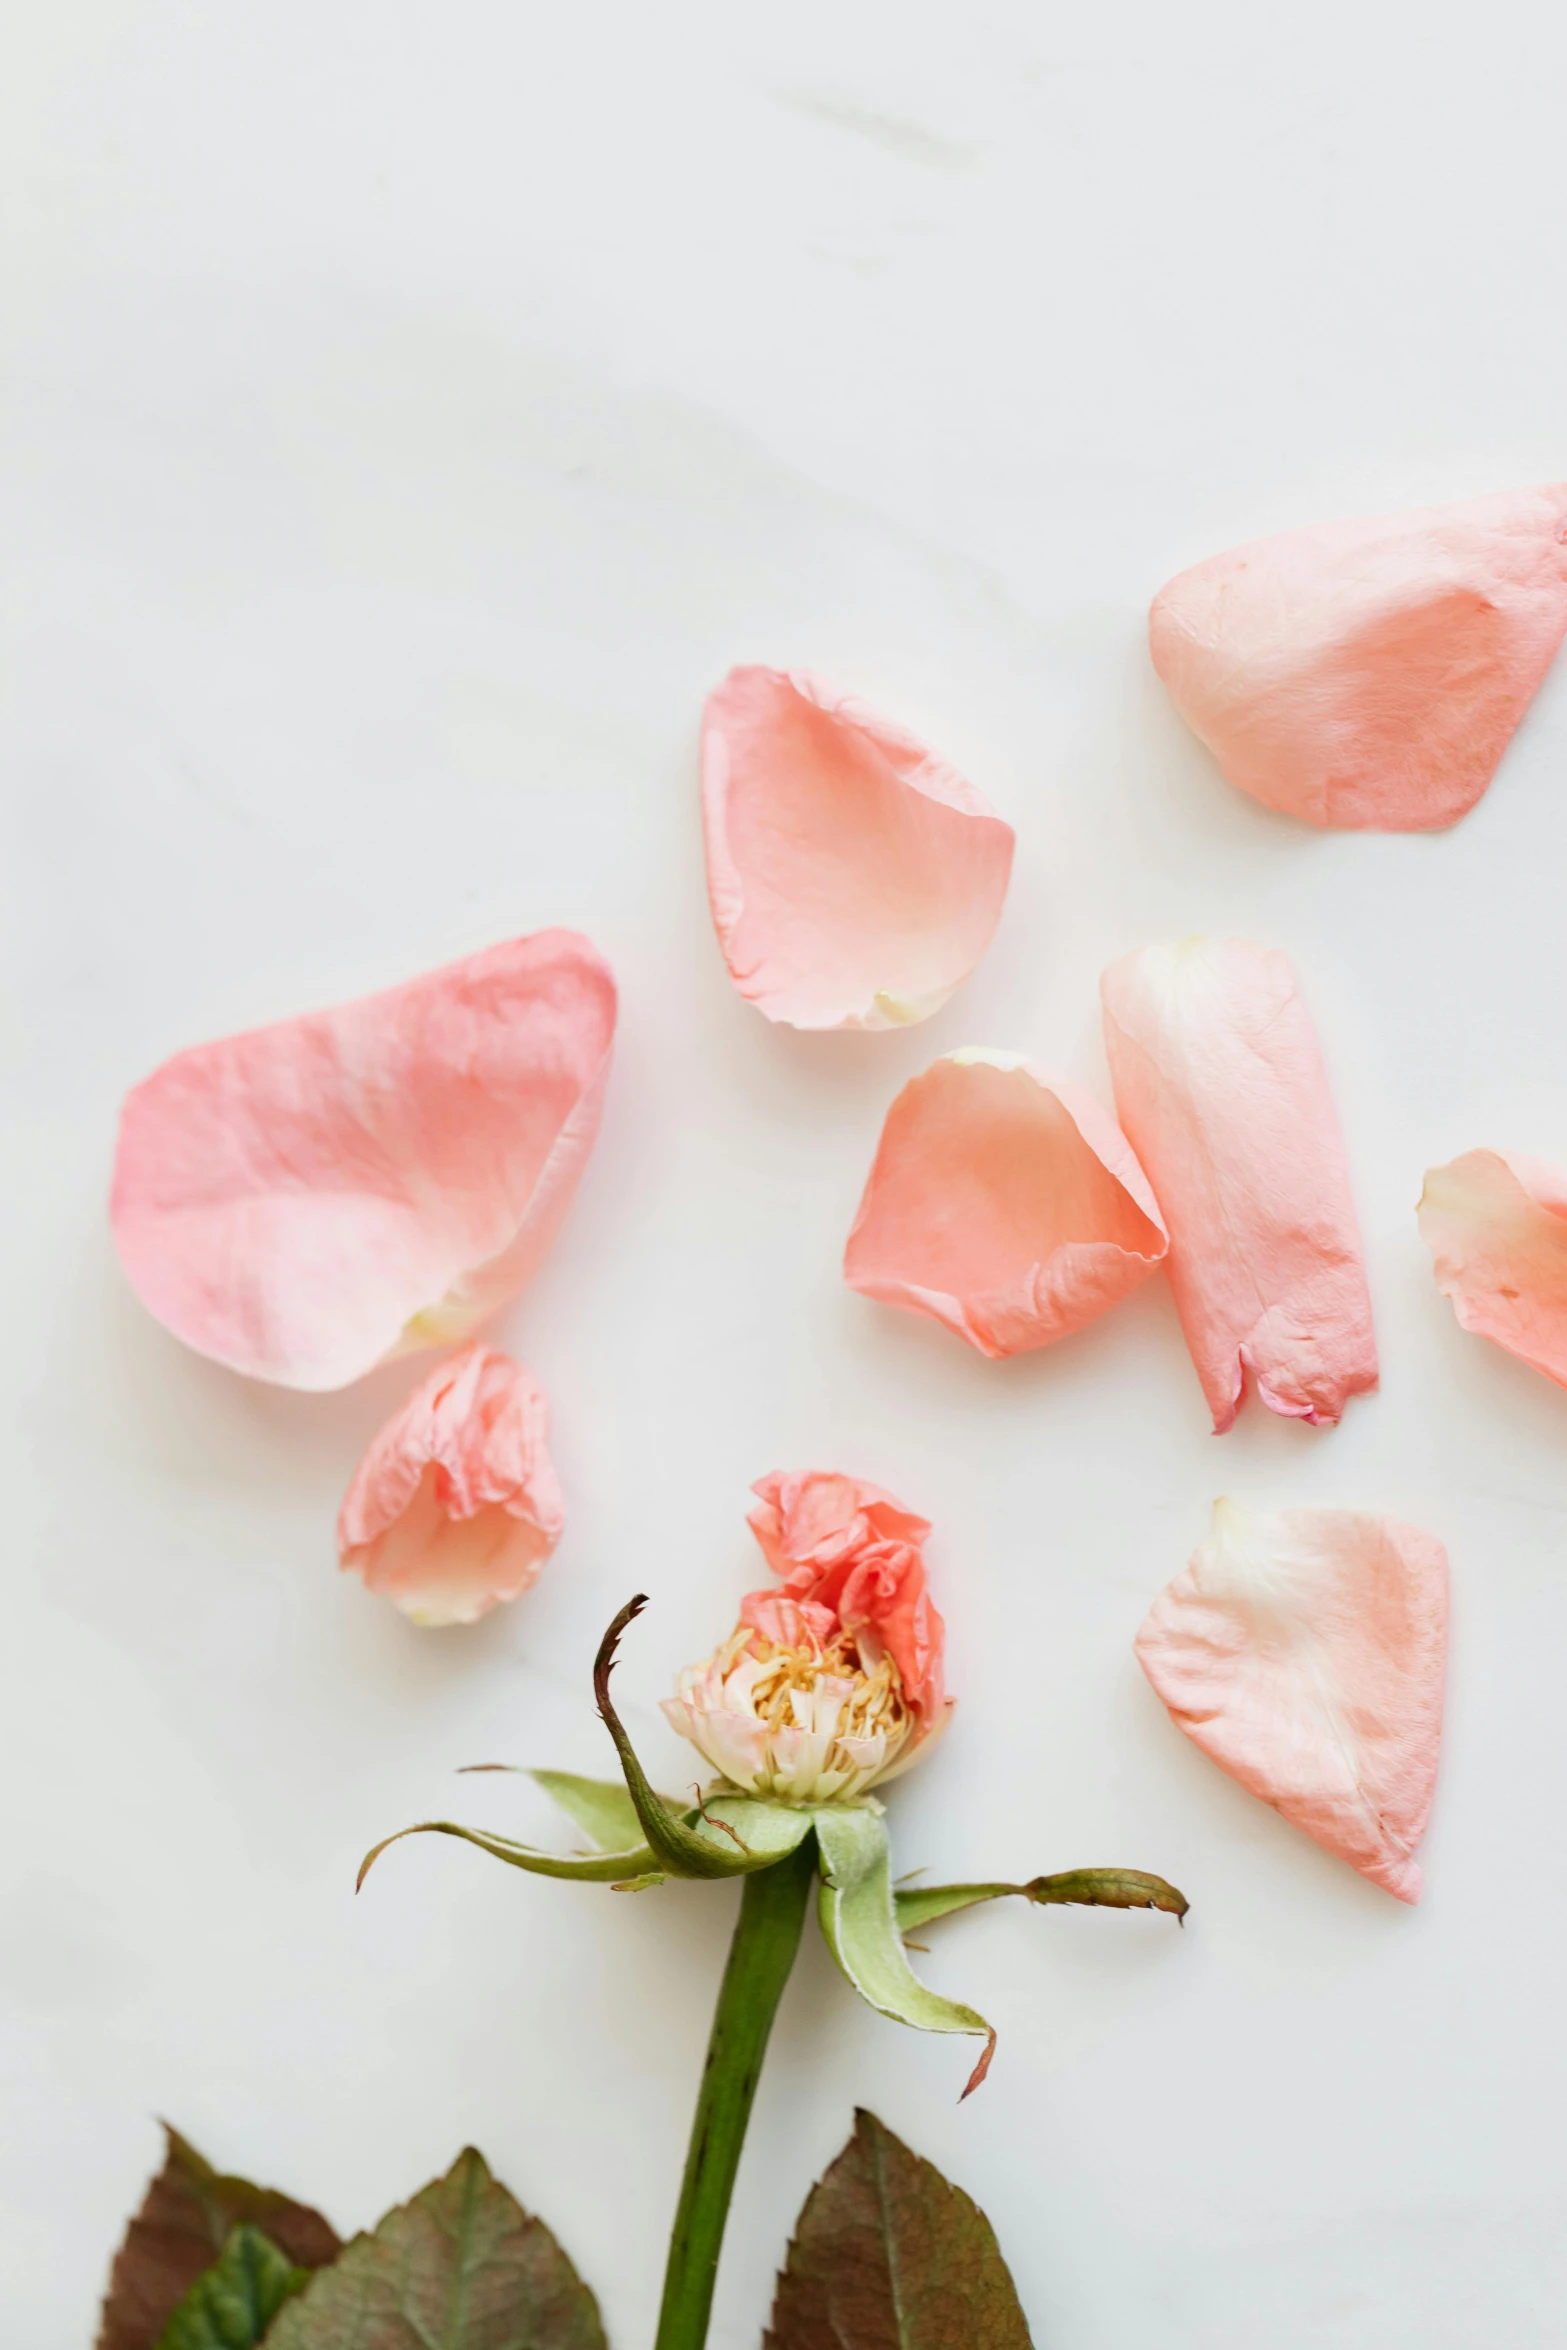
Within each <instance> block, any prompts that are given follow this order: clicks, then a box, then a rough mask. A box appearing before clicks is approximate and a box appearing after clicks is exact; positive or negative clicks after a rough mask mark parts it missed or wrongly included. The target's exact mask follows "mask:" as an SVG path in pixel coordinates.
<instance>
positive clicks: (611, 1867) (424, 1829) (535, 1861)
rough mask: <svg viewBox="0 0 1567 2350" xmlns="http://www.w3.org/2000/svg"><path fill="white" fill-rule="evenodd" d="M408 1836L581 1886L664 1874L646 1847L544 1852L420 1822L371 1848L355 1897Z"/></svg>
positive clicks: (451, 1824)
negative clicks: (454, 1843)
mask: <svg viewBox="0 0 1567 2350" xmlns="http://www.w3.org/2000/svg"><path fill="white" fill-rule="evenodd" d="M405 1836H460V1837H461V1838H462V1840H463V1842H464V1843H465V1844H476V1845H477V1846H478V1847H479V1850H480V1851H481V1852H488V1853H490V1854H492V1855H493V1857H494V1858H495V1859H496V1860H503V1861H505V1862H506V1863H507V1865H508V1866H509V1867H510V1868H514V1869H526V1870H527V1871H528V1872H529V1874H530V1875H532V1876H535V1877H565V1878H567V1879H568V1880H570V1881H572V1882H574V1883H576V1884H579V1885H613V1884H616V1883H618V1882H619V1881H620V1880H621V1879H622V1878H625V1877H637V1876H643V1875H647V1874H650V1873H653V1872H658V1873H660V1874H661V1873H662V1872H661V1871H659V1864H658V1861H657V1859H656V1857H655V1855H654V1854H653V1852H652V1851H651V1850H650V1849H649V1847H648V1846H647V1845H646V1844H633V1845H632V1846H631V1847H630V1848H629V1849H628V1850H627V1851H625V1852H541V1851H540V1850H539V1849H538V1847H537V1846H536V1845H533V1844H514V1843H513V1842H512V1840H511V1838H510V1837H509V1836H492V1835H490V1834H489V1832H488V1830H486V1829H484V1828H464V1827H461V1826H460V1825H459V1824H458V1822H457V1821H456V1820H419V1821H416V1822H415V1824H414V1826H413V1827H411V1828H399V1829H398V1831H397V1833H396V1835H395V1836H383V1837H382V1839H381V1841H380V1843H379V1844H373V1845H372V1846H371V1847H370V1850H369V1851H368V1852H367V1853H366V1854H365V1856H364V1859H363V1860H362V1861H361V1862H360V1864H359V1875H358V1878H357V1880H356V1882H355V1885H354V1890H355V1892H356V1893H357V1892H358V1890H359V1888H360V1886H361V1885H363V1883H364V1881H365V1879H366V1877H368V1876H369V1874H370V1871H371V1870H372V1869H373V1868H374V1866H375V1864H376V1862H377V1861H378V1860H379V1859H380V1857H381V1855H382V1853H383V1852H384V1851H385V1850H386V1848H387V1846H388V1845H389V1844H400V1843H401V1842H402V1840H403V1838H404V1837H405Z"/></svg>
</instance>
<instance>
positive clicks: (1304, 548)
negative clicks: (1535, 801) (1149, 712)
mask: <svg viewBox="0 0 1567 2350" xmlns="http://www.w3.org/2000/svg"><path fill="white" fill-rule="evenodd" d="M1564 634H1567V482H1551V483H1549V484H1547V485H1545V486H1544V487H1542V488H1538V489H1527V490H1512V491H1508V492H1506V493H1505V494H1504V495H1502V496H1500V497H1494V498H1475V499H1471V500H1469V501H1468V502H1466V503H1465V504H1462V505H1457V506H1428V507H1424V508H1421V509H1419V510H1418V511H1416V512H1414V513H1410V514H1394V515H1387V516H1378V517H1377V518H1376V519H1374V520H1371V521H1358V522H1331V523H1324V524H1321V525H1319V526H1318V527H1317V528H1316V529H1313V530H1297V531H1291V532H1289V533H1287V534H1286V535H1285V536H1283V537H1281V538H1271V539H1258V540H1256V541H1254V542H1253V543H1252V544H1251V545H1250V546H1244V547H1235V548H1232V549H1231V550H1230V552H1229V553H1227V554H1223V555H1215V556H1213V557H1212V558H1211V559H1210V560H1209V561H1208V562H1206V563H1199V564H1197V565H1196V567H1195V568H1194V569H1193V570H1191V571H1183V572H1181V573H1180V575H1179V577H1177V578H1175V579H1172V580H1171V581H1170V582H1169V584H1168V586H1166V587H1164V588H1161V590H1160V591H1159V594H1158V595H1157V596H1156V597H1155V599H1154V605H1153V611H1152V614H1151V616H1150V623H1149V637H1150V643H1151V646H1152V650H1153V661H1154V667H1155V668H1156V669H1157V670H1158V672H1159V675H1160V676H1161V677H1162V678H1163V679H1164V682H1165V684H1166V685H1167V686H1168V687H1169V689H1170V694H1171V698H1172V699H1173V701H1174V703H1175V706H1176V708H1177V709H1178V710H1179V711H1180V713H1181V715H1182V717H1183V718H1185V720H1186V722H1187V724H1188V725H1189V726H1190V727H1191V728H1192V729H1193V731H1194V732H1195V733H1196V734H1198V735H1200V736H1201V738H1202V740H1203V741H1204V742H1205V743H1206V744H1207V745H1208V748H1209V749H1210V750H1211V751H1212V752H1213V754H1214V756H1215V758H1216V759H1217V760H1218V762H1219V765H1220V766H1221V767H1222V768H1223V770H1224V772H1225V774H1226V775H1227V776H1228V777H1229V779H1230V781H1231V783H1233V784H1238V785H1239V786H1240V788H1241V790H1242V791H1248V792H1250V793H1251V794H1252V795H1253V797H1254V798H1256V799H1259V800H1261V801H1262V802H1263V804H1264V806H1265V807H1269V808H1279V809H1282V810H1283V811H1284V812H1285V814H1287V815H1290V816H1299V817H1303V818H1304V819H1305V821H1306V822H1307V823H1308V824H1327V825H1342V826H1345V827H1348V828H1358V829H1362V830H1372V831H1379V832H1426V831H1430V830H1432V829H1434V828H1435V827H1437V826H1440V825H1444V824H1452V823H1455V822H1456V821H1457V819H1458V818H1459V817H1460V816H1462V815H1463V814H1464V813H1465V811H1466V810H1467V809H1469V808H1472V807H1473V806H1474V803H1475V801H1476V800H1477V799H1478V798H1479V797H1480V794H1481V793H1482V792H1483V791H1484V790H1485V787H1486V785H1487V784H1488V783H1489V782H1490V780H1491V777H1492V776H1493V775H1494V774H1495V772H1496V767H1497V762H1498V761H1499V759H1500V758H1501V756H1502V753H1503V752H1504V751H1505V750H1506V748H1507V745H1508V743H1509V741H1510V740H1511V739H1512V735H1513V731H1514V729H1515V728H1516V726H1517V724H1518V721H1519V720H1520V719H1521V718H1522V716H1523V714H1524V711H1525V710H1526V709H1527V708H1528V706H1529V703H1530V701H1531V700H1532V699H1533V696H1534V693H1535V690H1536V688H1537V687H1538V686H1539V684H1540V681H1541V679H1542V678H1543V677H1544V675H1545V673H1546V671H1547V669H1548V668H1549V667H1550V665H1551V661H1552V659H1553V657H1554V655H1555V652H1556V648H1557V646H1558V645H1559V644H1560V643H1561V641H1562V637H1563V635H1564Z"/></svg>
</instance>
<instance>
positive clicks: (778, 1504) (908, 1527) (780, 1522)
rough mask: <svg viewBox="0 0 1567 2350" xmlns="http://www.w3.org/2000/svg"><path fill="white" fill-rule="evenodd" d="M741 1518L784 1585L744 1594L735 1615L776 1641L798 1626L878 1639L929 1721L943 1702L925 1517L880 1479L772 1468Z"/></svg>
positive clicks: (815, 1632) (788, 1640) (865, 1644)
mask: <svg viewBox="0 0 1567 2350" xmlns="http://www.w3.org/2000/svg"><path fill="white" fill-rule="evenodd" d="M751 1491H752V1492H753V1493H754V1494H756V1495H757V1497H758V1501H757V1507H756V1508H755V1509H754V1510H752V1511H751V1512H750V1514H749V1516H748V1517H747V1519H746V1524H747V1525H748V1526H749V1527H750V1529H751V1531H752V1533H753V1534H754V1535H755V1536H756V1539H757V1541H758V1543H759V1544H760V1545H761V1550H762V1556H763V1557H764V1558H765V1559H766V1561H767V1563H768V1565H769V1566H770V1567H771V1568H772V1570H773V1573H774V1574H775V1575H778V1576H780V1577H781V1578H782V1581H783V1591H782V1593H779V1592H776V1591H772V1590H763V1591H752V1592H749V1593H748V1594H747V1595H746V1597H745V1599H744V1600H742V1602H741V1605H740V1621H741V1623H742V1624H748V1625H750V1627H751V1629H752V1630H753V1631H757V1632H760V1633H762V1634H763V1635H764V1636H765V1637H766V1638H767V1639H769V1640H772V1641H775V1642H776V1643H777V1644H778V1645H779V1646H780V1647H784V1648H787V1647H792V1646H793V1645H794V1644H795V1640H796V1637H797V1635H798V1630H799V1628H800V1627H801V1626H802V1625H803V1626H804V1628H805V1629H806V1631H807V1632H808V1634H809V1636H810V1638H811V1639H813V1640H814V1641H816V1642H817V1643H818V1644H820V1645H825V1644H826V1643H827V1642H828V1641H830V1640H831V1639H832V1638H833V1636H834V1635H835V1634H836V1633H837V1632H838V1630H839V1629H840V1627H841V1628H842V1629H843V1630H844V1631H846V1632H852V1633H853V1634H854V1635H855V1637H856V1639H857V1640H858V1641H859V1643H860V1646H861V1649H862V1652H867V1653H869V1654H870V1657H871V1661H872V1662H874V1661H875V1656H874V1651H875V1649H876V1648H877V1647H878V1646H879V1647H880V1648H883V1649H885V1650H886V1652H887V1654H888V1655H889V1656H890V1657H891V1659H892V1661H893V1663H894V1664H895V1665H896V1666H897V1668H898V1677H899V1679H900V1680H901V1682H902V1684H903V1694H904V1696H905V1697H906V1698H907V1699H908V1701H909V1703H910V1705H911V1706H912V1707H913V1708H914V1710H915V1712H916V1713H918V1714H919V1715H920V1717H921V1720H922V1722H923V1723H924V1724H926V1725H927V1726H928V1725H929V1724H930V1723H931V1722H933V1721H935V1720H937V1719H938V1718H939V1717H940V1715H941V1714H942V1711H943V1708H944V1706H945V1704H946V1694H945V1678H944V1675H945V1655H946V1639H947V1632H946V1626H945V1625H944V1624H943V1622H942V1620H941V1617H940V1616H939V1615H938V1613H937V1612H936V1605H935V1602H934V1600H933V1599H932V1598H931V1596H930V1591H929V1587H928V1585H927V1583H926V1579H925V1537H926V1535H927V1534H929V1532H930V1521H929V1520H928V1519H927V1518H918V1517H916V1516H915V1514H914V1512H913V1511H912V1510H908V1509H905V1508H904V1506H903V1504H902V1502H900V1501H897V1500H895V1499H894V1497H893V1496H892V1495H891V1494H890V1493H885V1492H883V1490H882V1488H881V1487H880V1486H879V1485H871V1484H868V1483H867V1482H866V1480H865V1479H864V1478H863V1477H844V1476H840V1475H839V1474H837V1473H836V1472H835V1471H832V1470H827V1469H796V1470H782V1469H778V1470H775V1471H774V1472H773V1474H772V1475H771V1476H770V1477H761V1478H758V1480H757V1482H756V1483H755V1484H754V1485H753V1486H752V1488H751Z"/></svg>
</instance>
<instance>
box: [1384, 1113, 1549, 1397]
mask: <svg viewBox="0 0 1567 2350" xmlns="http://www.w3.org/2000/svg"><path fill="white" fill-rule="evenodd" d="M1420 1232H1421V1237H1422V1239H1423V1240H1424V1241H1425V1243H1426V1245H1427V1247H1428V1248H1429V1249H1430V1251H1431V1254H1432V1256H1433V1257H1434V1259H1435V1260H1436V1282H1437V1287H1438V1288H1439V1289H1440V1290H1441V1292H1442V1294H1443V1296H1444V1297H1450V1298H1451V1299H1452V1301H1453V1311H1454V1313H1456V1314H1457V1316H1458V1319H1459V1321H1460V1322H1461V1323H1462V1324H1463V1327H1464V1328H1465V1329H1466V1330H1473V1331H1476V1332H1477V1333H1478V1334H1479V1336H1480V1337H1482V1338H1489V1339H1492V1340H1494V1341H1495V1343H1496V1344H1497V1345H1498V1346H1505V1347H1506V1349H1507V1351H1508V1353H1509V1354H1514V1355H1517V1356H1518V1357H1519V1358H1520V1360H1521V1361H1523V1362H1526V1363H1528V1364H1529V1365H1530V1366H1531V1367H1532V1368H1533V1369H1534V1370H1536V1371H1543V1372H1544V1373H1545V1376H1546V1378H1547V1379H1554V1380H1555V1382H1556V1384H1557V1386H1558V1387H1567V1174H1563V1173H1562V1172H1560V1170H1558V1169H1557V1168H1555V1167H1548V1166H1546V1165H1545V1164H1544V1162H1543V1161H1542V1160H1540V1159H1531V1158H1526V1157H1523V1156H1522V1155H1520V1154H1519V1153H1517V1152H1514V1151H1466V1152H1465V1153H1464V1155H1463V1157H1462V1158H1460V1159H1454V1160H1452V1161H1451V1162H1450V1164H1449V1165H1447V1166H1445V1167H1433V1168H1431V1170H1430V1171H1429V1173H1428V1174H1427V1176H1426V1180H1425V1189H1424V1191H1423V1192H1422V1194H1421V1197H1420Z"/></svg>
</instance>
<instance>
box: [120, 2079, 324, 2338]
mask: <svg viewBox="0 0 1567 2350" xmlns="http://www.w3.org/2000/svg"><path fill="white" fill-rule="evenodd" d="M164 2136H165V2139H166V2141H167V2144H166V2151H165V2155H164V2162H163V2168H162V2170H160V2171H159V2173H158V2175H157V2177H156V2178H155V2179H154V2180H153V2181H152V2183H151V2185H150V2186H149V2187H148V2189H147V2193H146V2195H145V2197H144V2199H143V2201H142V2206H141V2209H140V2210H139V2211H138V2212H137V2214H136V2217H135V2218H134V2219H133V2220H132V2221H131V2224H130V2227H129V2228H128V2230H127V2231H126V2236H125V2241H124V2243H123V2244H122V2245H121V2246H120V2249H119V2251H118V2252H117V2254H116V2255H115V2260H114V2267H113V2270H112V2271H111V2273H110V2277H109V2290H108V2294H107V2296H106V2298H105V2300H104V2305H103V2315H102V2317H101V2319H100V2321H99V2329H98V2344H97V2350H156V2345H157V2342H158V2338H159V2336H160V2335H161V2333H162V2332H163V2329H164V2327H165V2326H166V2325H167V2324H168V2321H169V2319H170V2317H171V2316H172V2315H173V2313H174V2311H175V2310H176V2309H177V2308H178V2306H179V2304H180V2302H181V2301H182V2300H183V2299H184V2297H185V2295H186V2294H187V2293H188V2292H189V2291H190V2288H191V2287H192V2285H194V2284H195V2283H196V2281H197V2279H198V2278H199V2277H201V2276H203V2275H205V2273H206V2271H207V2270H208V2269H209V2268H211V2267H212V2265H213V2263H214V2262H215V2261H216V2260H217V2258H218V2255H219V2254H220V2253H221V2252H222V2250H223V2247H224V2245H225V2244H226V2243H227V2241H228V2239H229V2236H230V2234H231V2232H232V2231H233V2230H234V2229H235V2228H236V2227H238V2226H240V2225H241V2224H242V2223H244V2222H246V2221H249V2222H251V2223H253V2224H254V2225H255V2226H256V2227H259V2228H261V2229H262V2230H263V2231H264V2233H265V2234H266V2235H267V2236H268V2237H269V2238H270V2240H271V2241H272V2243H274V2244H275V2245H276V2246H277V2247H278V2249H279V2250H280V2251H282V2252H283V2253H285V2254H286V2255H287V2257H288V2259H289V2260H290V2261H291V2262H292V2263H293V2265H294V2266H295V2267H296V2268H304V2269H313V2268H324V2267H325V2266H326V2265H327V2263H328V2262H330V2261H333V2260H335V2259H336V2258H337V2255H338V2253H339V2251H340V2250H341V2249H342V2247H341V2245H340V2244H339V2241H338V2237H337V2233H336V2230H335V2229H333V2228H332V2227H331V2226H330V2225H329V2224H328V2222H327V2221H326V2220H324V2219H323V2218H322V2216H321V2214H320V2212H319V2211H314V2210H312V2209H311V2207H310V2205H309V2204H307V2203H296V2202H295V2201H294V2200H293V2198H292V2197H291V2196H288V2195H282V2194H279V2193H278V2191H277V2190H276V2188H273V2187H257V2186H255V2185H253V2184H252V2182H251V2181H250V2180H249V2179H241V2178H234V2177H229V2176H226V2175H225V2174H224V2173H222V2172H220V2171H215V2170H214V2169H213V2167H212V2165H211V2163H210V2162H208V2161H207V2160H206V2158H205V2157H204V2156H203V2155H200V2154H198V2153H197V2151H196V2149H195V2147H194V2146H192V2145H191V2144H190V2143H189V2142H188V2141H187V2140H186V2139H184V2138H182V2137H181V2136H180V2134H179V2132H178V2130H172V2129H170V2128H169V2127H168V2125H167V2123H165V2125H164Z"/></svg>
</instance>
